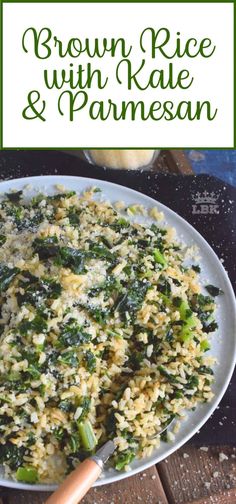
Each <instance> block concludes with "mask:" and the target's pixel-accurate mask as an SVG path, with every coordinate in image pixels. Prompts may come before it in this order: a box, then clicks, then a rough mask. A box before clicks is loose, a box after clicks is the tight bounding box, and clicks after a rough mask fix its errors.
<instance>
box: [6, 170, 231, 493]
mask: <svg viewBox="0 0 236 504" xmlns="http://www.w3.org/2000/svg"><path fill="white" fill-rule="evenodd" d="M29 184H30V185H31V186H32V190H28V191H29V194H30V196H31V195H33V194H34V193H35V191H36V190H37V191H38V190H39V191H40V192H45V193H47V194H53V193H55V192H58V191H57V190H56V188H55V185H56V184H63V185H64V186H65V188H66V189H68V190H75V191H78V192H80V191H81V190H84V189H86V188H88V187H91V186H97V187H99V188H101V189H102V194H103V195H104V196H105V197H106V199H109V200H110V201H112V202H113V201H117V200H123V201H125V203H126V204H127V205H132V204H134V203H138V204H142V205H144V206H145V207H148V208H152V207H153V205H157V206H158V209H159V210H160V211H163V212H164V215H165V222H166V223H167V225H168V226H171V227H174V228H175V229H176V231H177V236H178V238H180V239H181V241H183V242H184V243H186V244H188V245H193V244H194V245H197V246H198V248H199V250H200V255H201V261H200V264H201V270H202V272H201V279H202V285H204V284H206V283H211V284H213V285H217V286H219V287H220V288H221V289H223V291H224V295H222V296H220V298H219V301H218V303H219V304H218V309H217V321H218V324H219V330H218V332H217V334H216V335H214V337H213V338H212V348H211V350H210V352H209V354H212V355H214V356H215V357H216V358H217V359H218V362H219V365H216V367H215V382H214V385H213V391H214V394H215V396H214V398H213V400H212V401H211V402H210V403H205V404H202V405H199V406H198V407H197V409H196V410H195V411H191V412H188V413H187V419H186V420H185V421H183V422H181V428H180V430H179V432H178V433H177V434H176V436H175V440H174V442H172V443H168V444H167V443H161V446H160V448H158V449H156V450H155V451H154V452H153V454H152V456H151V457H148V458H145V459H142V460H135V461H134V462H133V463H132V465H131V471H129V472H117V471H115V470H109V471H105V472H104V474H103V477H102V478H101V479H100V480H98V481H97V482H96V483H95V486H98V485H105V484H108V483H112V482H114V481H119V480H121V479H123V478H127V477H129V476H132V475H134V474H136V473H138V472H139V471H143V470H145V469H147V468H148V467H150V466H152V465H153V464H156V463H157V462H160V461H161V460H163V459H164V458H166V457H168V456H169V455H170V454H171V453H173V452H174V451H175V450H177V449H178V448H180V447H181V446H182V445H183V444H184V443H186V441H188V440H189V439H190V438H191V437H192V436H193V435H194V434H195V433H196V432H197V431H198V430H199V429H200V428H201V427H202V425H203V424H204V423H205V422H206V421H207V419H208V418H209V417H210V415H212V413H213V411H214V410H215V409H216V407H217V405H218V404H219V402H220V400H221V398H222V396H223V394H224V393H225V391H226V389H227V386H228V384H229V381H230V378H231V376H232V373H233V369H234V364H235V358H236V307H235V298H234V292H233V289H232V286H231V283H230V281H229V278H228V276H227V273H226V271H225V270H224V268H223V266H222V264H221V262H220V260H219V259H218V257H217V256H216V254H215V252H214V251H213V250H212V248H211V247H210V245H208V243H207V242H206V240H205V239H204V238H203V237H202V236H201V235H200V234H199V233H198V232H197V231H196V230H195V229H194V228H193V227H192V226H191V225H190V224H188V223H187V222H186V221H185V220H184V219H182V217H180V216H179V215H178V214H176V213H175V212H173V210H170V209H169V208H168V207H166V206H165V205H162V203H158V202H157V201H156V200H154V199H152V198H150V197H149V196H145V195H144V194H141V193H139V192H137V191H134V190H132V189H129V188H127V187H123V186H119V185H117V184H112V183H110V182H104V181H102V180H95V179H90V178H81V177H71V176H64V175H58V176H51V175H49V176H40V177H27V178H22V179H16V180H9V181H4V182H1V183H0V192H8V191H9V190H10V189H15V190H20V189H23V188H24V187H25V186H28V185H29ZM100 194H101V193H98V195H97V197H101V196H100ZM141 219H142V218H141ZM142 220H144V218H143V219H142ZM145 220H146V221H147V222H149V223H150V222H151V219H149V218H145ZM204 280H205V281H204ZM0 485H1V486H6V487H11V488H18V489H21V490H23V489H24V490H25V489H27V490H38V491H39V490H40V491H52V490H54V489H55V488H56V485H43V484H36V485H28V484H24V483H18V482H16V481H13V480H10V479H7V478H5V477H4V472H3V471H2V472H1V473H0Z"/></svg>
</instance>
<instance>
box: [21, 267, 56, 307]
mask: <svg viewBox="0 0 236 504" xmlns="http://www.w3.org/2000/svg"><path fill="white" fill-rule="evenodd" d="M24 278H25V280H26V281H25V282H23V281H21V282H20V283H19V286H20V287H22V288H23V289H24V290H25V292H24V294H20V293H18V294H17V301H18V304H19V306H21V305H22V304H26V303H29V304H32V305H33V306H40V305H42V303H44V302H45V301H46V300H47V299H57V298H58V297H59V296H60V295H61V291H62V288H61V285H60V284H59V282H56V281H54V280H52V279H50V278H37V277H35V276H34V275H31V273H29V272H24Z"/></svg>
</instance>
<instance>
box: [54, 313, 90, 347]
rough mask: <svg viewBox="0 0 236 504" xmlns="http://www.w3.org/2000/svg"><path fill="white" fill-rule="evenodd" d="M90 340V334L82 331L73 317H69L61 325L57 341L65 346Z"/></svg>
mask: <svg viewBox="0 0 236 504" xmlns="http://www.w3.org/2000/svg"><path fill="white" fill-rule="evenodd" d="M90 340H91V334H89V333H87V332H86V331H84V330H83V328H82V327H81V326H80V325H78V323H77V321H76V320H75V319H73V318H70V319H69V320H68V322H67V323H65V324H63V325H62V327H61V332H60V336H59V341H60V343H61V344H63V345H64V346H65V347H67V346H76V345H82V344H83V343H88V342H89V341H90Z"/></svg>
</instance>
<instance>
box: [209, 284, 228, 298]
mask: <svg viewBox="0 0 236 504" xmlns="http://www.w3.org/2000/svg"><path fill="white" fill-rule="evenodd" d="M205 289H206V290H207V292H209V294H210V295H211V296H213V297H216V296H219V295H220V294H224V291H223V290H222V289H220V288H219V287H215V286H214V285H210V284H209V285H205Z"/></svg>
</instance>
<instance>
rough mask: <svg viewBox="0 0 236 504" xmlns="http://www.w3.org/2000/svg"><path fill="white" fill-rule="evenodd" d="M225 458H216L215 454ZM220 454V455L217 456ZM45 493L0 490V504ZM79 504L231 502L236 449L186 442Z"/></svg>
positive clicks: (32, 503)
mask: <svg viewBox="0 0 236 504" xmlns="http://www.w3.org/2000/svg"><path fill="white" fill-rule="evenodd" d="M220 453H221V454H222V453H223V454H224V455H225V457H227V459H226V458H225V460H223V461H221V462H220V460H219V458H220V456H219V454H220ZM221 457H222V455H221ZM47 495H48V494H45V493H35V492H19V491H14V490H9V489H3V488H2V489H1V492H0V496H1V497H0V504H43V502H44V500H45V498H46V496H47ZM82 502H83V504H139V503H140V504H190V503H191V504H235V503H236V448H234V447H228V446H214V447H211V448H210V447H209V448H207V447H198V448H197V447H193V446H190V445H186V446H184V447H182V448H181V449H180V450H178V451H177V452H175V453H174V454H173V455H171V456H170V457H168V459H166V460H164V461H163V462H161V463H160V464H158V465H157V466H153V467H151V468H150V469H148V470H146V471H144V472H142V473H140V474H137V475H136V476H132V477H130V478H127V479H126V480H123V481H121V482H120V483H112V484H111V485H108V486H102V487H98V488H93V489H91V490H90V491H89V493H88V494H87V495H86V497H85V498H84V499H83V501H82Z"/></svg>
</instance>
